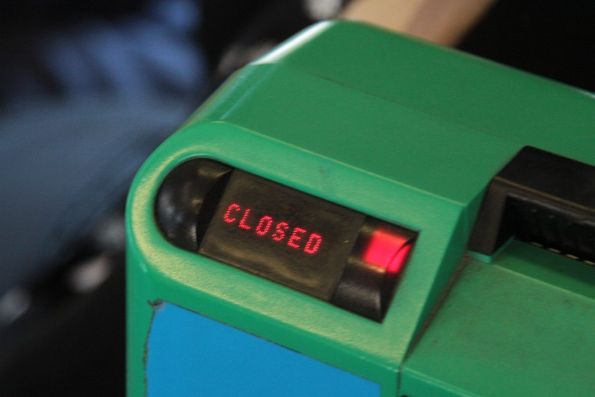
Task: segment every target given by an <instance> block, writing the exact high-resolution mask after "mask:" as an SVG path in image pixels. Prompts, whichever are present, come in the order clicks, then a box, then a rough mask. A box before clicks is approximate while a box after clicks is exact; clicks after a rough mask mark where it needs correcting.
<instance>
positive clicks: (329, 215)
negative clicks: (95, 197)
mask: <svg viewBox="0 0 595 397" xmlns="http://www.w3.org/2000/svg"><path fill="white" fill-rule="evenodd" d="M155 221H156V223H157V226H158V227H159V229H160V231H161V233H162V235H163V236H164V238H165V239H167V240H168V241H169V242H170V243H171V244H173V245H175V246H177V247H179V248H181V249H184V250H187V251H191V252H195V253H197V255H198V254H200V255H203V256H205V257H209V258H212V259H214V260H217V261H219V262H221V263H222V264H225V265H230V266H234V267H236V268H238V269H241V270H243V271H247V272H250V273H253V274H255V275H258V276H261V277H264V278H267V279H269V280H271V281H273V282H276V283H279V284H283V285H285V286H287V287H289V288H292V289H295V290H299V291H301V292H304V293H306V294H309V295H312V296H314V297H317V298H320V299H323V300H325V301H327V302H329V303H330V304H332V305H335V306H337V307H341V308H344V309H346V310H349V311H350V312H352V313H355V314H358V315H361V316H364V317H367V318H370V319H373V320H376V321H382V319H383V318H384V315H385V313H386V311H387V309H388V306H389V304H390V302H391V300H392V297H393V294H394V291H395V288H396V286H397V284H398V281H399V279H400V278H401V276H402V273H403V269H404V268H405V265H406V263H407V260H408V258H409V255H410V252H411V251H412V249H413V246H414V242H415V239H416V237H417V232H415V231H412V230H409V229H406V228H403V227H400V226H397V225H393V224H389V223H387V222H384V221H381V220H379V219H376V218H373V217H370V216H366V215H365V214H362V213H360V212H357V211H353V210H350V209H348V208H345V207H342V206H340V205H337V204H333V203H331V202H329V201H326V200H323V199H320V198H316V197H313V196H310V195H308V194H305V193H302V192H299V191H297V190H294V189H291V188H288V187H286V186H283V185H280V184H278V183H275V182H271V181H269V180H266V179H264V178H261V177H258V176H256V175H253V174H249V173H247V172H244V171H241V170H237V169H234V168H233V167H230V166H228V165H226V164H222V163H220V162H217V161H213V160H209V159H200V158H197V159H193V160H189V161H186V162H185V163H182V164H180V165H178V166H177V167H175V168H174V169H173V170H172V171H171V172H170V173H169V174H168V175H167V176H166V177H165V178H164V180H163V182H162V184H161V186H160V188H159V190H158V192H157V197H156V198H155Z"/></svg>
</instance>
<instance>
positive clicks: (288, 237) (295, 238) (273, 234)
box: [223, 203, 323, 255]
mask: <svg viewBox="0 0 595 397" xmlns="http://www.w3.org/2000/svg"><path fill="white" fill-rule="evenodd" d="M255 212H258V211H255ZM223 221H224V222H225V223H228V224H230V225H234V226H235V227H237V228H238V229H242V230H244V231H246V232H251V233H254V234H255V235H257V236H259V237H269V238H270V239H272V240H273V241H275V242H277V243H284V244H285V245H286V246H287V247H290V248H293V249H295V250H301V251H303V252H305V253H306V254H308V255H315V254H317V253H318V252H319V251H320V247H321V246H322V241H323V238H322V235H320V234H318V233H309V232H308V230H306V229H305V228H303V227H300V226H291V225H289V223H287V222H285V221H276V220H275V219H273V217H272V216H270V215H263V216H261V217H260V218H259V217H258V216H255V215H254V214H253V211H252V209H251V208H247V207H243V206H241V205H240V204H238V203H231V204H229V205H228V206H227V208H226V209H225V212H224V213H223Z"/></svg>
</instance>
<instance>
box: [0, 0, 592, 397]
mask: <svg viewBox="0 0 595 397" xmlns="http://www.w3.org/2000/svg"><path fill="white" fill-rule="evenodd" d="M478 1H479V0H478ZM478 1H475V0H472V1H470V0H444V1H430V0H425V1H416V0H411V1H408V0H402V1H391V2H390V3H388V2H387V1H382V0H378V1H376V2H375V1H370V0H368V1H364V0H362V1H357V0H353V1H348V0H343V1H342V0H309V1H308V0H300V1H298V0H287V1H283V2H280V1H270V0H269V1H265V0H256V1H251V0H244V1H239V0H219V1H214V0H211V1H208V0H202V1H199V0H164V1H157V0H152V1H143V0H120V1H104V2H73V1H66V0H21V1H19V2H2V3H0V186H1V194H0V396H38V395H39V396H42V395H43V396H51V395H60V396H71V395H72V396H75V395H76V396H80V395H85V396H106V395H109V396H117V395H124V382H125V365H124V355H125V351H124V348H125V337H124V318H125V317H124V313H125V311H124V303H125V294H124V224H123V205H124V201H125V197H126V193H127V189H128V185H129V184H130V181H131V179H132V177H133V175H134V173H135V171H136V170H137V169H138V167H139V166H140V164H141V163H142V161H143V160H144V159H145V158H146V157H147V156H148V155H149V153H150V152H151V151H152V150H153V149H154V148H155V147H156V146H157V145H158V144H159V143H160V142H161V141H162V140H163V139H165V138H166V137H167V136H168V135H169V134H171V133H172V132H173V131H174V130H175V129H176V127H177V126H179V125H180V124H181V123H182V122H183V121H184V120H185V118H186V117H188V115H189V114H190V113H191V112H192V111H194V110H195V109H196V108H197V107H198V106H199V105H200V104H201V102H202V101H203V100H204V99H205V98H206V97H207V96H208V95H209V94H210V93H211V92H212V91H213V90H214V89H216V87H217V86H218V85H219V84H220V83H221V82H223V81H224V80H225V79H226V78H227V77H228V76H229V75H230V74H231V73H233V71H234V70H236V69H237V68H239V67H241V66H242V65H244V64H245V63H247V62H249V61H250V60H251V59H253V58H254V57H256V56H258V55H260V54H262V53H264V52H266V51H267V50H269V49H270V48H272V47H273V46H275V45H276V44H278V43H279V42H280V41H282V40H284V39H286V38H287V37H289V36H291V35H293V34H294V33H296V32H298V31H299V30H301V29H302V28H304V27H306V26H308V25H310V24H312V23H314V22H316V21H318V20H323V19H329V18H336V17H339V16H341V17H345V18H349V19H355V20H364V21H367V22H369V23H376V24H378V25H381V26H384V27H385V28H389V29H394V30H398V31H404V32H406V33H408V34H412V35H417V36H419V37H422V38H425V39H429V40H432V41H435V42H437V43H440V44H443V45H452V46H455V47H458V48H460V49H461V50H463V51H467V52H471V53H474V54H477V55H479V56H483V57H486V58H490V59H493V60H496V61H498V62H501V63H505V64H508V65H511V66H514V67H517V68H520V69H524V70H527V71H530V72H533V73H537V74H540V75H543V76H545V77H548V78H552V79H555V80H558V81H561V82H564V83H567V84H570V85H574V86H576V87H579V88H582V89H585V90H589V91H595V73H593V71H594V70H595V59H594V57H595V55H594V54H595V2H593V1H590V0H589V1H567V2H559V1H541V2H535V1H521V0H501V1H493V0H481V1H479V2H478ZM360 3H365V4H364V5H361V4H360ZM387 7H388V8H387ZM386 10H389V11H390V12H386ZM455 11H456V12H455ZM377 18H380V19H377ZM569 133H571V132H570V131H569Z"/></svg>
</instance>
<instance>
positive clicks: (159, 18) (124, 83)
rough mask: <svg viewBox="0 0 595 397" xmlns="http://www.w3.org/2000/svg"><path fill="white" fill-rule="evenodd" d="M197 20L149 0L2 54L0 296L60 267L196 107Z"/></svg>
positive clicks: (200, 81) (35, 34)
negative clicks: (136, 10)
mask: <svg viewBox="0 0 595 397" xmlns="http://www.w3.org/2000/svg"><path fill="white" fill-rule="evenodd" d="M199 21H200V7H199V4H198V3H197V2H196V1H192V0H168V1H155V0H154V1H149V2H146V4H145V5H144V7H143V9H142V11H141V12H139V13H134V14H131V15H127V14H124V15H122V16H119V17H117V18H111V19H109V20H107V19H101V18H96V19H94V18H87V19H84V20H80V21H78V22H75V23H71V24H69V25H66V26H63V27H60V28H56V29H49V30H48V29H44V30H43V31H32V32H29V34H28V35H26V36H27V37H26V39H23V38H21V37H14V41H15V42H16V43H18V44H19V48H18V51H16V52H15V51H14V48H15V47H14V46H4V47H0V53H1V52H2V51H4V54H3V55H2V56H1V58H2V59H6V60H8V61H9V62H8V64H6V63H5V67H3V69H2V70H3V71H4V73H3V74H2V75H1V76H0V81H1V82H2V93H3V98H2V100H3V102H2V107H1V108H0V187H1V194H0V296H1V295H2V294H3V293H4V292H5V291H6V290H8V289H9V288H11V287H12V286H15V285H19V284H21V283H27V282H29V281H31V280H35V279H36V278H37V277H39V276H41V275H43V274H44V272H45V271H46V270H49V269H50V268H51V266H53V265H56V264H60V263H61V262H62V261H64V260H65V258H67V257H68V255H69V254H70V253H71V252H70V250H72V247H73V246H75V245H76V243H77V242H78V241H81V240H83V239H84V238H85V237H86V235H87V234H88V233H89V232H90V231H91V230H92V228H93V226H94V225H95V224H96V223H97V222H98V220H100V219H101V218H102V217H103V216H105V215H106V214H108V213H110V212H112V211H114V210H115V209H116V208H118V206H119V205H121V203H122V202H123V199H124V197H125V195H126V192H127V190H128V186H129V184H130V181H131V179H132V177H133V175H134V173H135V171H136V170H137V168H138V167H139V166H140V164H141V163H142V161H143V160H144V159H145V158H146V157H147V156H148V155H149V154H150V152H151V151H152V150H153V149H154V148H155V147H156V146H157V145H158V144H159V143H160V142H161V141H162V140H163V139H164V138H165V137H167V136H168V135H169V134H170V133H171V132H173V131H174V130H175V129H176V128H177V127H178V126H179V125H180V123H181V122H183V121H184V119H185V118H186V117H187V116H188V115H189V114H190V113H191V112H192V111H193V110H194V109H195V108H196V106H197V105H198V104H199V102H200V100H201V99H202V96H203V95H204V94H205V91H206V86H207V70H206V66H205V60H204V59H203V55H202V53H201V50H200V47H199V46H198V44H197V43H196V42H195V39H194V37H195V31H196V29H197V27H198V25H199ZM10 39H11V37H8V38H5V41H6V40H9V41H10ZM11 51H12V52H11ZM0 55H1V54H0Z"/></svg>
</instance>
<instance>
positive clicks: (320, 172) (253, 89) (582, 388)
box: [126, 22, 595, 397]
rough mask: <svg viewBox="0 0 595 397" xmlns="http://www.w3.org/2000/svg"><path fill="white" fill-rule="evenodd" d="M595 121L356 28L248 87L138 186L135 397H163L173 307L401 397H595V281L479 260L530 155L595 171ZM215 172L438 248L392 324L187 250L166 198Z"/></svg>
mask: <svg viewBox="0 0 595 397" xmlns="http://www.w3.org/2000/svg"><path fill="white" fill-rule="evenodd" d="M594 103H595V101H594V98H593V96H592V95H590V94H588V93H585V92H581V91H579V90H576V89H573V88H571V87H567V86H564V85H561V84H558V83H555V82H551V81H548V80H545V79H542V78H538V77H535V76H532V75H529V74H525V73H521V72H519V71H516V70H513V69H510V68H507V67H503V66H500V65H497V64H494V63H492V62H488V61H485V60H482V59H478V58H475V57H472V56H469V55H465V54H461V53H458V52H456V51H452V50H448V49H444V48H439V47H435V46H432V45H429V44H426V43H422V42H418V41H415V40H412V39H409V38H405V37H402V36H398V35H395V34H393V33H389V32H385V31H382V30H378V29H375V28H372V27H368V26H365V25H360V24H355V23H349V22H328V23H321V24H318V25H315V26H313V27H311V28H310V29H308V30H306V31H304V32H302V33H301V34H299V35H297V36H296V37H294V38H292V39H291V40H289V41H288V42H286V43H285V44H283V45H281V46H280V47H279V48H277V49H276V50H274V51H273V52H271V53H269V54H268V55H266V56H264V57H263V58H261V59H259V60H257V61H256V62H254V63H252V64H250V65H248V66H246V67H244V68H243V69H241V70H240V71H238V72H237V73H236V74H235V75H234V76H232V78H231V79H230V80H229V81H228V82H227V83H226V84H225V85H224V86H223V87H221V88H220V89H219V90H218V91H217V93H216V94H215V95H214V96H213V97H212V98H211V99H210V100H209V101H208V102H207V103H205V104H204V105H203V106H202V107H201V108H200V109H199V111H198V112H197V113H196V114H195V115H194V116H193V117H192V118H191V119H190V120H189V121H188V122H187V123H186V124H185V125H184V126H183V127H182V128H181V129H180V130H179V131H178V132H177V133H176V134H174V135H173V136H172V137H170V138H169V139H168V140H167V141H166V142H165V143H163V144H162V145H161V146H160V147H159V148H158V149H157V150H156V152H155V153H153V154H152V155H151V157H150V158H149V159H148V160H147V161H146V163H145V164H144V165H143V167H142V169H141V170H140V171H139V173H138V175H137V177H136V179H135V181H134V183H133V185H132V188H131V191H130V195H129V199H128V207H127V219H126V221H127V233H128V247H127V262H128V265H127V266H128V281H127V285H128V286H127V288H128V291H127V296H128V302H127V305H128V309H127V326H128V329H127V334H128V353H127V354H128V358H127V359H128V394H129V395H130V396H143V395H145V393H146V379H145V368H144V366H145V361H146V354H147V352H146V343H147V338H148V335H149V332H150V326H151V319H152V315H153V311H154V304H155V303H156V302H160V301H165V302H170V303H173V304H176V305H179V306H181V307H183V308H186V309H188V310H191V311H194V312H197V313H200V314H202V315H204V316H207V317H209V318H212V319H214V320H217V321H220V322H223V323H225V324H229V325H231V326H233V327H236V328H238V329H241V330H244V331H246V332H248V333H251V334H254V335H257V336H259V337H262V338H265V339H267V340H269V341H272V342H274V343H277V344H280V345H282V346H286V347H288V348H290V349H292V350H295V351H297V352H300V353H302V354H305V355H307V356H310V357H313V358H315V359H317V360H320V361H322V362H324V363H327V364H330V365H332V366H334V367H337V368H340V369H344V370H347V371H349V372H351V373H353V374H356V375H359V376H361V377H364V378H366V379H369V380H371V381H373V382H376V383H378V384H379V385H380V386H381V395H382V396H383V397H395V396H397V395H407V396H409V397H414V396H452V395H468V396H503V395H507V396H529V395H554V394H555V395H564V396H582V395H584V396H588V395H595V288H594V284H593V282H594V281H595V277H594V273H595V269H592V268H589V267H588V266H586V265H584V264H582V263H579V262H577V261H573V260H570V259H567V258H565V257H562V256H558V255H555V254H553V253H550V252H547V251H544V250H540V249H538V248H536V247H532V246H530V245H527V244H523V243H517V242H514V243H513V244H510V245H509V246H507V247H506V248H505V249H504V250H503V252H502V253H501V254H499V255H497V256H495V257H494V258H481V257H479V256H477V255H471V256H470V255H468V254H466V244H467V241H468V238H469V235H470V232H471V229H472V227H473V225H474V220H475V216H476V214H477V211H478V209H479V206H480V204H481V199H482V195H483V193H484V191H485V189H486V187H487V185H488V183H489V181H490V180H491V178H492V177H493V176H494V175H495V174H496V173H497V172H498V171H499V170H500V169H501V168H502V167H503V166H504V165H505V164H506V163H507V162H508V161H509V160H510V159H511V158H512V157H514V155H515V154H516V153H517V152H518V150H519V149H520V148H521V147H522V146H525V145H531V146H535V147H538V148H541V149H544V150H547V151H550V152H553V153H557V154H560V155H562V156H566V157H570V158H573V159H576V160H579V161H583V162H586V163H588V164H591V165H595V104H594ZM195 157H206V158H212V159H216V160H218V161H221V162H223V163H226V164H229V165H231V166H233V167H236V168H239V169H242V170H245V171H248V172H251V173H254V174H256V175H259V176H261V177H264V178H267V179H270V180H272V181H275V182H278V183H280V184H283V185H287V186H289V187H292V188H294V189H297V190H300V191H304V192H306V193H308V194H311V195H313V196H317V197H321V198H323V199H326V200H329V201H332V202H336V203H338V204H340V205H343V206H346V207H348V208H352V209H355V210H357V211H361V212H363V213H365V214H368V215H371V216H374V217H377V218H379V219H383V220H386V221H388V222H392V223H395V224H398V225H402V226H405V227H407V228H410V229H413V230H416V231H419V238H418V240H417V243H416V246H415V250H414V252H413V255H412V257H411V259H410V261H409V264H408V266H407V268H406V271H405V275H404V277H403V279H402V281H401V283H400V285H399V288H398V290H397V293H396V295H395V297H394V299H393V302H392V304H391V306H390V309H389V311H388V313H387V315H386V317H385V319H384V321H383V322H382V323H376V322H374V321H370V320H368V319H366V318H363V317H360V316H358V315H355V314H352V313H350V312H348V311H345V310H341V309H338V308H336V307H334V306H332V305H329V304H328V303H326V302H323V301H319V300H317V299H315V298H312V297H310V296H307V295H304V294H302V293H299V292H297V291H293V290H291V289H288V288H285V287H283V286H281V285H277V284H275V283H273V282H270V281H268V280H265V279H262V278H259V277H257V276H254V275H251V274H248V273H245V272H242V271H239V270H237V269H235V268H233V267H230V266H226V265H222V264H220V263H217V262H215V261H213V260H211V259H208V258H205V257H201V256H199V255H198V254H195V253H191V252H186V251H183V250H181V249H179V248H176V247H174V246H173V245H171V244H169V243H168V242H167V241H166V240H165V239H164V238H163V237H162V235H161V234H160V233H159V231H158V228H157V226H156V224H155V220H154V216H153V211H154V198H155V195H156V192H157V189H158V188H159V185H160V182H161V181H162V180H163V178H164V177H165V176H166V175H167V173H168V172H169V171H170V170H171V169H172V168H173V167H175V166H176V165H179V164H180V163H182V162H184V161H186V160H188V159H190V158H195ZM230 286H233V288H230ZM451 286H452V289H451V288H450V287H451ZM449 291H450V293H449ZM447 293H448V295H447Z"/></svg>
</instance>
